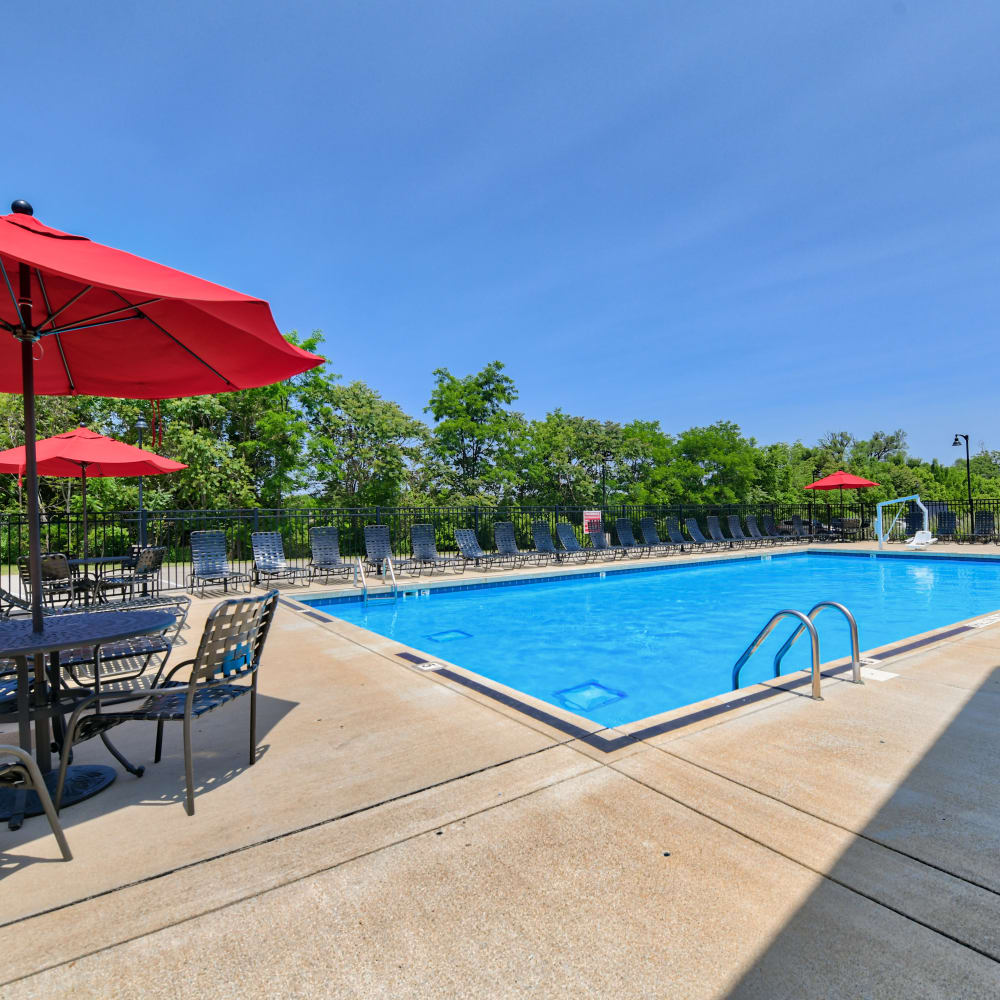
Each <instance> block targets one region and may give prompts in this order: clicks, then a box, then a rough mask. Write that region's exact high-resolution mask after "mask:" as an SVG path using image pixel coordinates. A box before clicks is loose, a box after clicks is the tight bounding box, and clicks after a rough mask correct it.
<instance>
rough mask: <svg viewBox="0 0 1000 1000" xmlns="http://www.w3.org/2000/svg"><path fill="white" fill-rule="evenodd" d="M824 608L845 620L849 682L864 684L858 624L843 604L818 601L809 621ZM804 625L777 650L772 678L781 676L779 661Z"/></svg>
mask: <svg viewBox="0 0 1000 1000" xmlns="http://www.w3.org/2000/svg"><path fill="white" fill-rule="evenodd" d="M824 608H834V609H835V610H836V611H839V612H840V613H841V614H842V615H843V616H844V617H845V618H846V619H847V626H848V628H849V629H850V631H851V675H852V676H851V680H852V681H853V682H854V683H855V684H864V681H863V680H862V679H861V651H860V649H859V645H858V623H857V621H855V619H854V615H852V614H851V612H850V611H848V610H847V608H845V607H844V605H843V604H838V603H837V602H836V601H820V602H819V604H817V605H816V606H815V607H813V608H812V610H811V611H810V612H809V615H808V617H809V620H810V621H815V620H816V616H817V615H818V614H819V613H820V612H821V611H822V610H823V609H824ZM804 629H805V626H804V625H800V626H799V627H798V628H797V629H796V630H795V631H794V632H793V633H792V634H791V635H790V636H789V637H788V641H787V642H786V643H785V644H784V646H782V647H781V649H779V650H778V652H777V653H775V655H774V676H775V677H778V676H780V674H781V661H782V658H783V657H784V655H785V653H787V652H788V650H789V649H791V648H792V646H793V645H794V644H795V642H796V640H797V639H798V638H799V636H800V635H802V632H803V630H804Z"/></svg>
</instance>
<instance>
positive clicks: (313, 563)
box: [309, 525, 354, 580]
mask: <svg viewBox="0 0 1000 1000" xmlns="http://www.w3.org/2000/svg"><path fill="white" fill-rule="evenodd" d="M309 548H310V550H311V553H312V558H311V559H310V560H309V572H310V574H311V575H312V576H313V577H317V576H325V577H326V578H327V579H328V580H329V579H330V576H331V574H333V573H343V574H344V575H345V576H350V575H351V573H353V572H354V564H353V563H348V562H344V560H343V559H341V557H340V532H339V531H338V530H337V529H336V528H334V527H333V526H332V525H327V526H324V527H321V528H310V529H309Z"/></svg>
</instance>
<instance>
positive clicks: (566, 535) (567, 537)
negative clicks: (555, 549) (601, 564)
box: [556, 521, 595, 562]
mask: <svg viewBox="0 0 1000 1000" xmlns="http://www.w3.org/2000/svg"><path fill="white" fill-rule="evenodd" d="M556 536H557V537H558V538H559V542H560V544H561V545H562V547H563V550H564V551H565V553H566V555H567V556H568V557H569V558H575V559H582V560H583V561H584V562H587V561H589V560H590V559H591V558H592V557H593V556H594V555H595V553H594V551H593V549H585V548H584V547H583V546H582V545H581V544H580V539H579V538H577V537H576V531H575V530H574V529H573V525H572V524H570V523H569V522H568V521H560V522H559V523H558V524H557V525H556Z"/></svg>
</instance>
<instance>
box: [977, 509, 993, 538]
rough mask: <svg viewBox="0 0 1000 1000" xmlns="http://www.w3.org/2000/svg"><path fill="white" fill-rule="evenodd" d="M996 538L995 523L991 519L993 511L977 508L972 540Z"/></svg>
mask: <svg viewBox="0 0 1000 1000" xmlns="http://www.w3.org/2000/svg"><path fill="white" fill-rule="evenodd" d="M996 540H997V533H996V523H995V521H994V519H993V511H991V510H977V511H976V519H975V529H974V530H973V532H972V541H974V542H995V541H996Z"/></svg>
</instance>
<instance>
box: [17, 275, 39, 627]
mask: <svg viewBox="0 0 1000 1000" xmlns="http://www.w3.org/2000/svg"><path fill="white" fill-rule="evenodd" d="M20 279H21V289H20V290H21V296H20V303H19V304H20V307H21V327H22V332H27V331H28V330H30V329H31V271H30V270H29V269H28V266H27V264H22V265H21V267H20ZM33 346H34V345H33V342H32V341H30V340H22V341H21V390H22V393H23V395H24V471H25V472H26V473H27V477H28V574H29V577H30V579H31V627H32V630H33V631H35V632H41V631H42V532H41V524H40V523H39V519H38V460H37V458H36V457H35V362H34V358H33V357H32V355H31V352H32V347H33Z"/></svg>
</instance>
